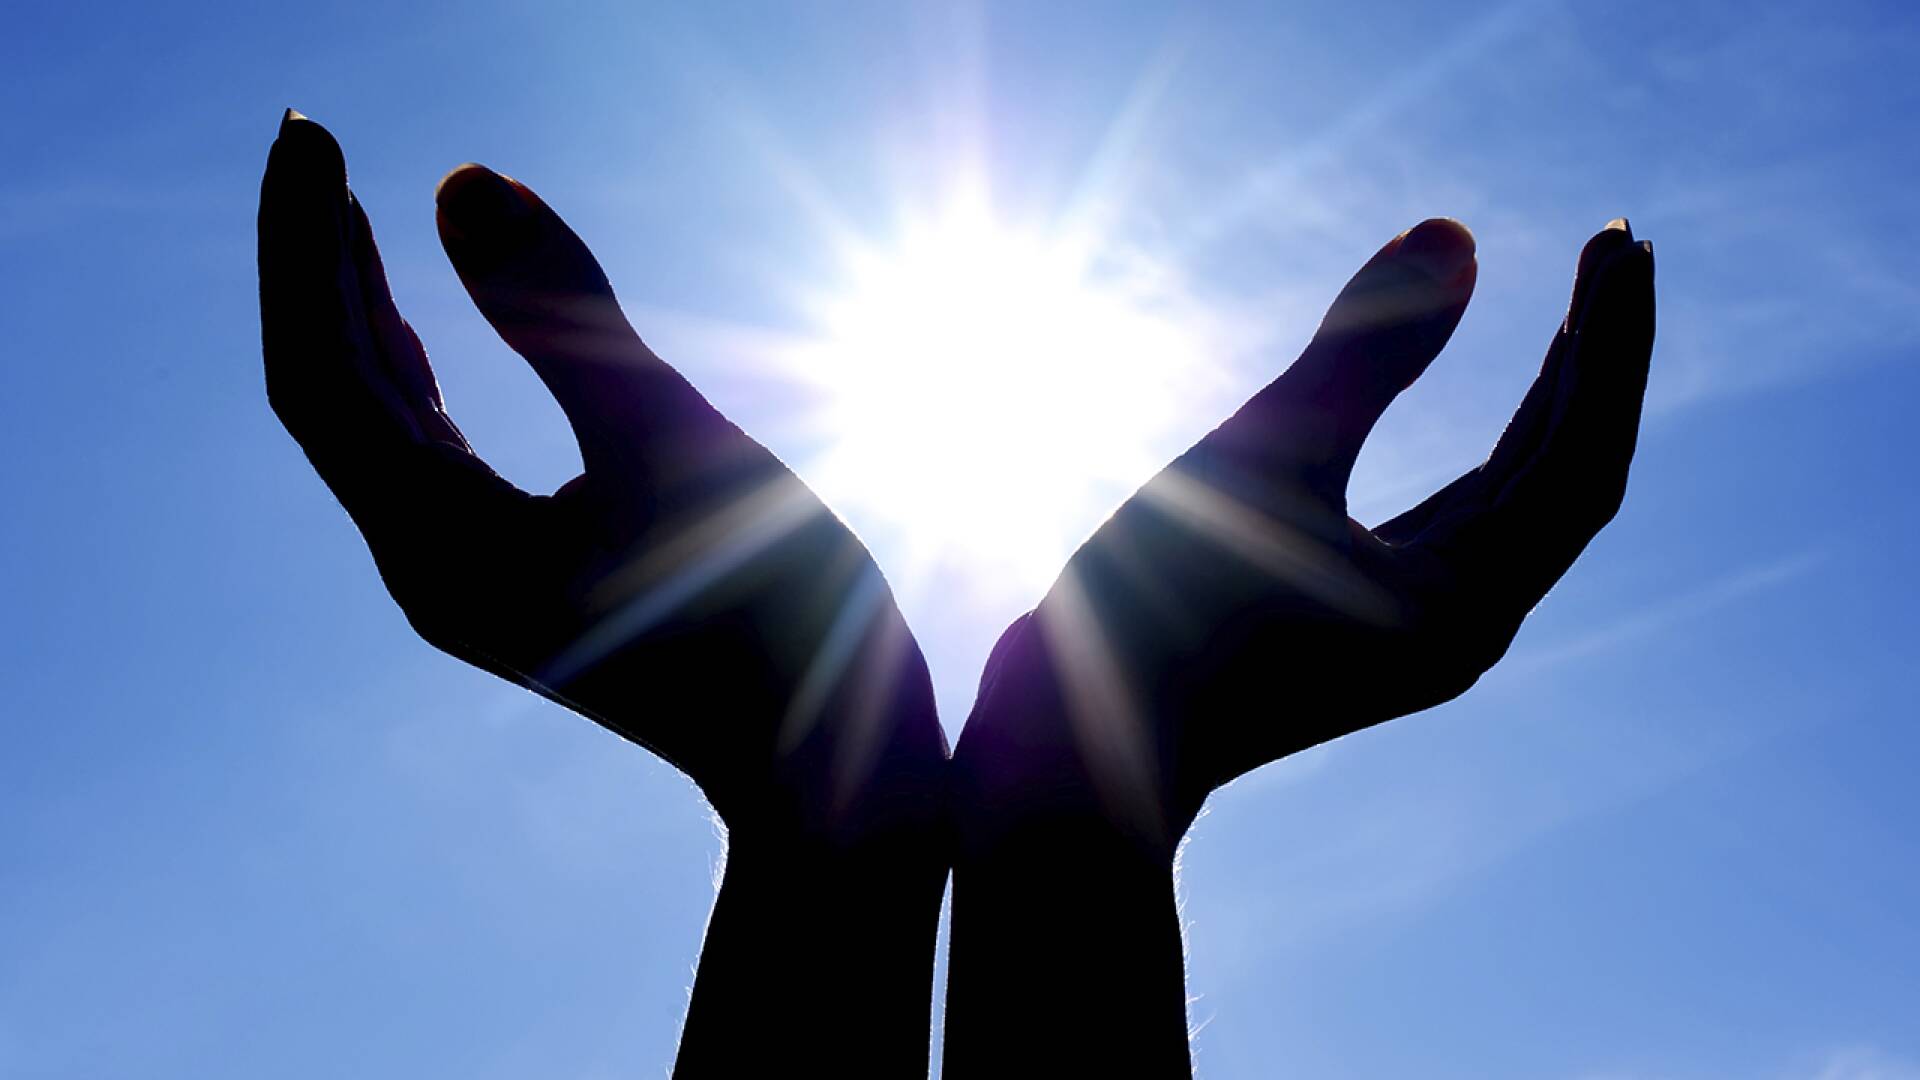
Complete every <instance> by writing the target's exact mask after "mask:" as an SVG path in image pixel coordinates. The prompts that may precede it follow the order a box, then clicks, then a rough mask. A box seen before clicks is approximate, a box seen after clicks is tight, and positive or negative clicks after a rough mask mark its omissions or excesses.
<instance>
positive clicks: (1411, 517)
mask: <svg viewBox="0 0 1920 1080" xmlns="http://www.w3.org/2000/svg"><path fill="white" fill-rule="evenodd" d="M1485 475H1486V474H1485V472H1484V470H1483V467H1482V466H1479V465H1475V466H1474V467H1473V468H1471V469H1468V470H1467V471H1466V472H1463V473H1461V474H1460V475H1459V476H1456V477H1454V478H1453V479H1452V480H1450V481H1448V483H1447V485H1446V486H1445V487H1443V488H1441V489H1440V490H1439V491H1436V492H1434V493H1433V494H1431V495H1429V496H1427V497H1426V498H1425V499H1422V500H1421V501H1420V503H1419V505H1417V506H1415V507H1414V508H1413V509H1411V510H1408V511H1406V512H1404V513H1402V514H1400V515H1399V516H1397V517H1395V518H1393V519H1392V520H1389V521H1386V522H1383V523H1381V524H1380V525H1377V526H1375V527H1374V529H1373V535H1375V536H1377V537H1379V538H1380V539H1382V540H1384V541H1386V542H1387V543H1389V544H1406V543H1411V542H1412V541H1413V540H1414V538H1415V537H1417V536H1419V535H1420V534H1421V533H1423V532H1425V531H1426V530H1427V528H1428V526H1430V525H1432V524H1433V523H1434V521H1436V520H1437V519H1439V518H1441V517H1443V516H1445V515H1447V514H1449V513H1451V512H1453V511H1454V510H1455V508H1457V507H1459V506H1462V505H1466V504H1469V503H1473V502H1475V501H1477V499H1478V498H1479V493H1480V491H1481V490H1482V488H1483V483H1482V481H1483V479H1484V477H1485Z"/></svg>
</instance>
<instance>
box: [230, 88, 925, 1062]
mask: <svg viewBox="0 0 1920 1080" xmlns="http://www.w3.org/2000/svg"><path fill="white" fill-rule="evenodd" d="M437 201H438V204H439V222H440V234H441V239H442V241H443V242H444V244H445V246H446V249H447V254H448V255H449V257H451V259H452V260H453V264H454V267H455V269H456V270H457V271H458V272H459V274H460V278H461V280H462V281H463V282H464V283H465V284H466V286H467V290H468V292H469V293H470V294H471V295H472V297H473V300H474V302H475V304H477V305H478V306H479V308H480V311H481V313H482V314H484V315H485V316H486V318H487V320H488V321H489V322H491V323H492V324H493V326H494V328H495V329H496V330H497V331H499V333H500V335H501V337H503V338H504V339H505V340H506V341H507V343H508V344H509V345H511V346H512V347H513V348H514V349H515V350H516V351H517V352H519V353H520V354H521V355H522V356H524V357H525V358H526V359H527V361H528V362H529V363H530V364H532V365H533V368H534V370H535V371H536V372H537V373H538V374H539V376H540V378H541V379H542V381H544V382H545V384H546V386H547V388H548V390H550V391H551V392H552V393H553V395H554V397H555V398H556V399H558V401H559V403H560V406H561V408H562V409H563V410H564V412H565V413H566V416H567V419H568V421H569V423H570V424H571V425H572V427H573V430H574V434H575V436H576V437H577V439H578V442H579V446H580V454H581V457H582V459H583V462H584V465H585V470H584V472H583V473H582V474H581V475H580V476H578V477H576V478H575V479H573V480H571V481H569V482H568V483H567V484H565V485H563V486H562V487H561V488H560V489H559V490H558V491H557V492H555V493H554V494H552V495H531V494H528V493H526V492H523V491H521V490H519V489H517V488H515V487H514V486H513V485H512V484H510V483H508V482H507V481H506V480H503V479H502V478H500V477H499V476H498V475H496V474H495V473H494V472H493V470H492V469H490V468H488V467H487V465H486V464H485V463H484V462H483V461H481V460H480V459H479V458H478V457H477V456H476V455H475V454H474V453H473V450H472V448H471V447H470V446H469V445H468V444H467V441H466V439H464V438H463V437H462V436H461V434H460V431H459V429H458V428H456V427H455V426H454V424H453V422H452V420H450V419H449V418H448V416H447V414H446V411H445V409H444V408H443V407H442V404H441V399H440V395H439V391H438V389H437V388H436V386H435V383H434V378H433V373H432V371H431V369H430V368H429V367H428V364H427V357H426V353H425V352H424V351H423V350H422V348H421V346H420V342H419V341H418V339H416V338H415V336H414V334H413V331H412V330H411V329H410V328H409V327H408V326H407V324H406V322H405V321H404V320H403V319H402V318H401V317H400V314H399V312H398V311H396V310H395V308H394V304H393V299H392V297H391V295H390V294H389V292H388V289H387V282H386V278H385V274H384V272H383V271H382V269H381V265H380V257H379V254H378V253H377V252H376V250H375V248H374V243H373V234H372V231H371V229H370V227H369V225H368V222H367V217H366V214H365V213H364V212H363V211H362V210H361V207H360V204H359V202H358V200H357V199H355V198H354V197H353V195H352V193H351V192H350V191H349V190H348V188H347V183H346V166H345V163H344V160H343V158H342V156H341V153H340V149H339V146H338V145H337V144H336V143H335V142H334V140H333V138H332V137H331V136H330V135H328V134H327V132H326V131H325V130H324V129H322V128H321V127H320V126H319V125H317V124H314V123H312V122H311V121H308V120H306V119H305V118H304V117H300V116H298V114H294V113H292V112H291V111H290V112H289V114H288V117H287V118H286V120H285V121H284V122H283V123H282V125H281V131H280V135H279V138H278V139H277V140H276V141H275V143H274V146H273V150H272V153H271V155H270V157H269V160H268V165H267V173H266V178H265V181H264V183H263V184H262V188H261V197H260V308H261V324H262V336H263V338H264V344H265V353H266V365H267V392H268V396H269V398H270V400H271V401H272V404H273V408H274V411H275V412H276V413H277V414H279V416H280V418H281V420H282V422H283V423H285V425H286V427H287V430H288V431H289V432H291V433H292V434H293V436H294V438H295V439H297V440H298V441H299V443H300V445H301V447H302V448H304V449H305V450H306V452H307V456H308V458H309V459H310V460H311V461H312V463H313V466H314V468H315V469H316V470H317V471H318V472H319V473H320V475H321V477H322V478H323V479H324V480H325V481H326V482H327V485H328V486H329V487H330V488H332V489H333V492H334V494H335V495H336V496H337V497H338V498H339V499H340V501H341V503H342V504H344V505H345V507H346V509H347V511H348V512H349V513H350V514H351V515H352V517H353V520H354V522H355V523H356V524H357V525H358V526H359V527H360V530H361V533H362V535H363V536H364V537H365V538H366V541H367V545H368V547H369V548H370V549H371V550H372V552H373V556H374V560H375V562H376V563H377V564H378V566H379V570H380V574H381V577H382V578H383V579H384V580H385V582H386V584H387V588H388V591H389V592H391V593H392V595H393V598H394V599H395V600H396V601H397V602H398V603H399V605H400V607H401V609H402V610H403V611H404V612H405V613H406V615H407V618H408V620H409V621H410V622H411V623H412V624H413V626H414V628H415V629H416V630H417V631H419V633H420V635H421V636H422V637H424V638H425V639H426V640H427V641H429V642H431V643H432V644H433V645H435V646H437V647H439V648H440V649H443V650H445V651H446V652H448V653H451V654H453V655H454V656H457V657H459V658H461V659H463V660H465V661H467V662H469V663H471V664H474V665H476V666H478V667H481V668H484V669H486V670H488V671H491V672H493V673H494V674H496V675H499V676H501V677H503V678H506V679H509V680H512V681H513V682H516V683H519V684H521V685H523V686H526V687H529V688H531V689H533V690H536V691H538V692H539V693H542V694H545V695H546V696H548V697H550V698H553V699H554V700H556V701H558V702H560V703H562V704H564V705H566V706H568V707H570V708H572V709H575V710H577V711H579V712H581V713H584V714H585V715H587V716H589V717H591V718H592V719H594V720H596V721H598V722H599V723H600V724H602V725H604V726H606V727H607V728H610V729H611V730H613V731H615V732H617V733H619V734H620V735H623V736H625V737H626V738H628V739H631V740H633V741H634V742H637V743H640V744H641V745H643V746H645V747H647V748H648V749H650V750H652V751H654V752H655V753H657V754H659V755H660V756H661V757H664V758H666V759H667V760H668V761H670V762H672V763H673V764H675V765H677V766H678V767H680V768H681V769H682V770H684V771H685V772H686V773H687V774H688V775H689V776H691V777H692V778H693V779H694V780H695V781H696V782H697V783H698V784H699V785H700V787H701V789H702V791H704V792H705V794H706V796H707V798H708V800H709V801H710V802H711V803H712V805H713V807H714V809H715V810H717V811H718V812H719V814H720V815H721V816H722V817H723V818H724V819H725V820H726V822H727V825H728V831H729V850H728V860H727V869H726V874H725V880H724V883H723V885H722V888H721V892H720V896H719V898H718V900H717V901H716V903H715V908H714V912H713V915H712V918H711V919H710V921H709V923H708V933H707V940H706V944H705V948H704V949H703V951H702V954H701V961H700V970H699V974H698V977H697V978H696V981H695V986H694V992H693V999H692V1002H691V1004H690V1007H689V1010H688V1017H687V1022H686V1028H685V1031H684V1033H683V1035H682V1039H681V1044H680V1052H679V1057H678V1061H677V1064H676V1073H677V1074H678V1075H726V1076H731V1075H747V1074H750V1073H751V1072H752V1071H753V1070H754V1069H755V1068H756V1067H757V1064H756V1063H758V1062H759V1061H761V1060H763V1059H764V1058H765V1057H766V1056H769V1055H772V1056H777V1057H780V1058H782V1059H783V1060H786V1061H788V1062H791V1063H795V1064H799V1065H801V1066H803V1067H806V1068H812V1067H815V1066H817V1065H818V1064H819V1063H821V1062H824V1061H833V1062H835V1063H837V1064H838V1065H840V1066H843V1067H846V1068H849V1069H851V1070H852V1071H853V1072H854V1073H856V1074H879V1075H906V1074H911V1073H912V1072H915V1071H918V1072H921V1073H924V1072H925V1066H926V1054H927V1032H926V1019H927V1014H928V994H929V991H930V989H931V972H932V962H933V950H934V933H935V929H936V921H937V918H938V913H939V906H940V894H941V888H942V885H943V883H944V881H945V876H946V868H947V861H946V859H947V853H946V850H945V848H944V846H943V844H942V842H941V841H942V838H943V836H944V832H943V816H942V815H943V802H942V790H941V784H942V782H943V780H944V769H945V766H946V744H945V738H944V736H943V735H942V733H941V730H940V726H939V723H938V721H937V719H936V717H935V714H934V705H933V691H932V685H931V683H930V681H929V679H928V675H927V669H926V665H925V663H924V661H923V660H922V658H921V655H920V651H919V648H918V646H916V645H915V643H914V641H913V639H912V637H911V635H910V634H909V633H908V631H907V628H906V625H905V623H904V622H903V621H902V619H901V617H900V613H899V611H898V610H897V609H896V608H895V606H894V602H893V598H892V595H891V593H890V591H889V590H888V588H887V586H886V583H885V582H884V581H883V580H882V579H881V577H880V574H879V571H878V570H877V569H876V568H875V566H874V564H873V561H872V559H871V558H870V557H869V556H868V554H867V552H866V550H865V549H864V548H863V547H862V546H861V544H860V543H859V541H858V540H857V539H855V538H854V536H853V535H852V534H851V533H850V532H848V530H847V529H846V528H845V527H844V526H843V525H842V524H841V522H840V521H839V520H838V519H837V518H835V517H834V516H833V515H832V514H831V513H829V512H828V511H827V509H826V508H825V507H824V506H822V505H821V504H820V502H819V500H817V499H816V498H814V496H813V494H812V493H811V492H809V491H808V490H807V489H806V488H805V487H804V486H803V485H802V484H801V483H800V481H799V480H798V479H796V478H795V477H794V476H793V474H792V473H791V472H789V471H788V470H787V469H786V468H785V466H783V465H782V464H781V463H780V462H779V461H778V460H776V459H775V458H774V457H773V455H772V454H770V453H768V452H767V451H766V450H765V449H764V448H762V447H761V446H760V445H759V444H757V443H755V442H754V441H753V440H752V439H750V438H748V437H747V436H746V435H745V434H744V433H743V432H741V431H740V429H738V428H736V427H735V426H734V425H733V424H731V423H729V422H728V421H727V419H726V418H725V417H723V416H721V415H720V414H719V413H718V412H716V411H715V410H714V409H713V408H712V406H710V405H709V404H708V403H707V402H706V400H705V399H704V398H702V397H701V396H700V394H699V393H698V392H696V391H695V390H694V388H693V387H692V386H691V385H690V384H689V383H687V381H686V380H685V379H683V378H681V377H680V375H679V374H678V373H676V372H675V371H674V370H673V369H672V368H670V367H668V366H667V365H666V364H665V363H663V362H662V361H661V360H660V359H659V358H658V357H656V356H654V354H653V353H652V352H651V351H650V350H649V349H648V348H647V347H646V346H645V345H644V344H642V343H641V341H640V339H639V337H638V336H637V335H635V333H634V331H633V329H632V328H631V327H630V326H628V324H627V322H626V319H625V318H624V317H623V316H622V314H621V312H620V309H619V306H618V304H617V303H616V302H615V300H614V296H613V291H612V289H611V288H610V287H609V286H608V283H607V279H606V276H605V275H604V274H603V273H602V272H601V269H600V267H599V265H598V264H597V263H596V262H595V261H594V258H593V256H592V254H590V253H589V252H588V251H587V249H586V247H585V245H583V244H582V243H581V242H580V240H579V238H578V237H576V236H575V235H574V234H573V232H572V231H571V230H569V229H568V228H567V226H566V225H565V224H564V223H563V222H562V221H561V220H560V219H559V217H558V216H556V215H555V214H554V213H553V211H551V210H550V209H548V207H547V206H546V204H545V203H543V202H541V201H540V200H539V199H538V198H537V197H535V196H534V194H533V193H532V192H531V191H529V190H527V189H526V188H525V187H523V186H522V185H520V184H518V183H516V182H514V181H512V180H509V179H506V178H505V177H501V176H498V175H496V174H494V173H492V172H489V171H487V170H486V169H483V168H480V167H479V166H464V167H462V168H461V169H458V170H456V171H455V172H454V173H452V174H451V175H449V176H448V177H447V178H446V180H444V181H443V182H442V184H441V187H440V190H439V193H438V196H437ZM850 1026H851V1027H854V1028H856V1029H857V1034H858V1035H859V1038H857V1039H855V1040H849V1039H848V1038H847V1037H846V1032H847V1029H848V1028H849V1027H850Z"/></svg>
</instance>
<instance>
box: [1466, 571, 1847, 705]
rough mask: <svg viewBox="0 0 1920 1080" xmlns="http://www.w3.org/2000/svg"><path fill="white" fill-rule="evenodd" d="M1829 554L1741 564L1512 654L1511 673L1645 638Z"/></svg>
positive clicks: (1506, 669) (1788, 577)
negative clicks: (1589, 626)
mask: <svg viewBox="0 0 1920 1080" xmlns="http://www.w3.org/2000/svg"><path fill="white" fill-rule="evenodd" d="M1826 559H1827V552H1825V551H1821V550H1814V551H1803V552H1800V553H1798V554H1795V555H1789V556H1786V557H1785V558H1779V559H1771V560H1768V561H1765V562H1760V563H1755V564H1752V565H1749V566H1745V567H1741V568H1739V569H1736V570H1734V571H1733V572H1731V573H1728V574H1726V575H1723V576H1721V577H1719V578H1716V579H1714V580H1713V581H1709V582H1708V583H1707V584H1705V585H1702V586H1700V587H1699V588H1697V589H1693V590H1691V591H1689V592H1685V593H1682V594H1680V595H1679V596H1676V597H1674V598H1672V599H1670V600H1667V601H1666V602H1664V603H1658V604H1652V605H1649V606H1647V607H1645V608H1642V609H1641V610H1639V611H1636V612H1633V613H1632V614H1630V615H1626V616H1623V617H1621V618H1619V619H1615V620H1614V621H1613V622H1610V623H1608V624H1606V625H1604V626H1601V627H1599V628H1597V629H1595V630H1591V631H1589V632H1587V633H1585V634H1582V635H1580V636H1578V637H1575V638H1570V639H1568V640H1565V641H1561V642H1557V643H1554V644H1550V645H1547V646H1545V647H1543V648H1539V649H1533V650H1528V651H1526V652H1522V653H1520V654H1519V655H1517V656H1512V657H1508V658H1507V659H1506V660H1505V661H1504V662H1503V663H1502V665H1501V670H1502V671H1503V673H1504V674H1506V675H1508V676H1525V675H1531V674H1535V673H1537V672H1540V671H1543V670H1545V669H1547V668H1551V667H1554V666H1556V665H1559V664H1563V663H1565V662H1567V661H1569V660H1575V659H1578V658H1580V657H1583V656H1589V655H1592V654H1593V653H1597V652H1601V651H1604V650H1606V649H1611V648H1616V647H1619V646H1622V645H1626V644H1629V643H1631V642H1634V641H1639V640H1643V639H1646V638H1650V637H1653V636H1655V635H1658V634H1660V633H1661V632H1663V631H1665V630H1667V629H1669V628H1671V627H1673V626H1675V625H1677V624H1680V623H1683V622H1687V621H1689V620H1692V619H1697V618H1699V617H1701V616H1703V615H1706V614H1708V613H1710V612H1713V611H1716V610H1718V609H1720V608H1723V607H1725V606H1727V605H1729V604H1733V603H1737V602H1738V601H1740V600H1743V599H1745V598H1747V597H1749V596H1752V595H1754V594H1756V593H1760V592H1765V591H1766V590H1768V589H1774V588H1778V587H1780V586H1782V585H1785V584H1787V583H1788V582H1790V581H1793V580H1795V579H1797V578H1799V577H1801V576H1803V575H1805V574H1806V573H1808V572H1809V571H1812V570H1813V569H1815V568H1816V567H1818V566H1820V564H1821V563H1823V562H1825V561H1826Z"/></svg>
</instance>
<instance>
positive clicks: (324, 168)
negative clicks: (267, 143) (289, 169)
mask: <svg viewBox="0 0 1920 1080" xmlns="http://www.w3.org/2000/svg"><path fill="white" fill-rule="evenodd" d="M268 160H269V163H271V162H274V161H284V162H289V163H291V164H294V165H296V166H297V167H298V168H299V169H300V170H301V172H302V173H303V174H306V175H308V176H311V177H312V178H313V179H315V180H324V181H326V182H328V183H338V184H341V185H344V184H346V182H347V155H346V152H345V151H343V150H341V149H340V142H339V140H337V139H335V138H334V137H333V133H332V132H331V131H328V130H327V129H326V128H325V127H324V126H322V125H321V124H318V123H316V122H314V121H313V120H312V119H311V118H309V117H308V116H306V115H305V114H304V113H302V112H300V111H299V110H297V109H293V108H289V109H287V110H286V112H284V113H282V114H281V116H280V129H279V131H278V133H277V134H276V135H275V136H274V140H273V151H272V153H271V154H270V155H269V158H268Z"/></svg>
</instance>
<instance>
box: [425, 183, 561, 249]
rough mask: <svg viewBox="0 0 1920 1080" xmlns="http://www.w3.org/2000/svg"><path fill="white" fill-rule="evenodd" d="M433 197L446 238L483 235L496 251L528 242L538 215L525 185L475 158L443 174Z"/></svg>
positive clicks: (469, 240) (460, 240)
mask: <svg viewBox="0 0 1920 1080" xmlns="http://www.w3.org/2000/svg"><path fill="white" fill-rule="evenodd" d="M433 200H434V205H435V207H436V209H437V211H438V213H437V217H438V219H439V223H440V231H441V234H442V236H443V237H444V238H445V239H447V240H448V241H449V242H451V243H457V244H463V245H468V244H473V243H477V242H479V241H480V240H483V239H484V241H485V247H486V248H488V249H490V251H491V253H493V254H496V255H501V254H507V253H508V252H509V250H510V249H513V248H515V247H517V246H518V245H520V244H522V243H523V242H525V241H526V240H527V238H528V237H529V236H530V235H531V234H532V233H533V232H534V228H533V223H534V221H535V218H536V217H537V216H538V207H537V205H536V204H535V202H534V200H533V198H532V193H531V192H529V191H527V189H526V188H525V187H524V186H523V185H521V184H520V183H518V182H516V181H515V180H513V179H512V178H511V177H507V176H502V175H501V174H499V173H497V172H494V171H493V170H492V169H489V168H487V167H486V166H485V165H478V164H475V163H473V162H468V163H467V164H465V165H461V166H460V167H458V168H456V169H454V170H453V171H452V172H449V173H448V174H447V175H446V176H444V177H442V178H441V180H440V183H439V184H438V185H437V186H436V187H435V188H434V191H433ZM475 253H476V254H478V252H475Z"/></svg>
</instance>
